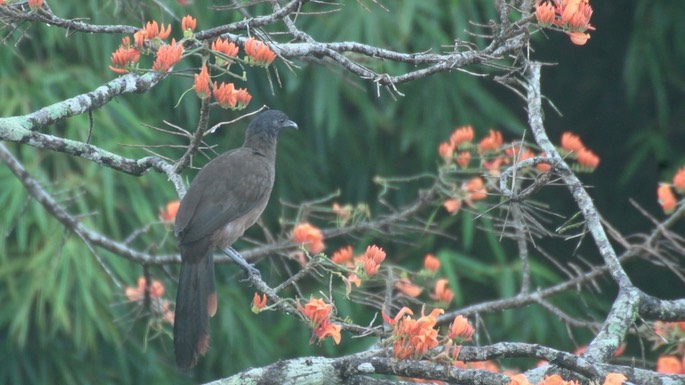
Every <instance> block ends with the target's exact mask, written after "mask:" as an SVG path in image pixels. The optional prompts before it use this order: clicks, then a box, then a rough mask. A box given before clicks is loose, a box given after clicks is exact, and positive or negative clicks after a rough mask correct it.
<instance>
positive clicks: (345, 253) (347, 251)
mask: <svg viewBox="0 0 685 385" xmlns="http://www.w3.org/2000/svg"><path fill="white" fill-rule="evenodd" d="M353 253H354V250H353V249H352V246H345V247H342V248H340V249H338V250H337V251H336V252H334V253H333V255H332V256H331V261H333V263H337V264H338V265H347V264H348V263H349V262H350V261H352V257H353Z"/></svg>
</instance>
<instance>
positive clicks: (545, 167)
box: [535, 152, 552, 172]
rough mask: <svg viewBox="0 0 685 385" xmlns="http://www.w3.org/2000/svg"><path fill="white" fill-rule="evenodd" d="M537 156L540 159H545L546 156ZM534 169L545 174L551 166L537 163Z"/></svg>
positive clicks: (542, 154)
mask: <svg viewBox="0 0 685 385" xmlns="http://www.w3.org/2000/svg"><path fill="white" fill-rule="evenodd" d="M538 156H539V157H541V158H547V154H545V153H544V152H543V153H541V154H540V155H538ZM535 168H536V169H537V170H538V171H540V172H547V171H549V170H551V169H552V165H551V164H547V163H538V164H537V165H536V166H535Z"/></svg>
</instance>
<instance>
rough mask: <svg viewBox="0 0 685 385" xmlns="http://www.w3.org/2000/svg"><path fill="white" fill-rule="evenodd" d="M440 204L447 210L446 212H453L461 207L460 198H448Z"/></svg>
mask: <svg viewBox="0 0 685 385" xmlns="http://www.w3.org/2000/svg"><path fill="white" fill-rule="evenodd" d="M442 206H443V207H444V208H445V210H447V212H448V213H450V214H454V213H456V212H457V211H458V210H459V209H460V208H461V200H460V199H454V198H452V199H448V200H446V201H445V202H443V203H442Z"/></svg>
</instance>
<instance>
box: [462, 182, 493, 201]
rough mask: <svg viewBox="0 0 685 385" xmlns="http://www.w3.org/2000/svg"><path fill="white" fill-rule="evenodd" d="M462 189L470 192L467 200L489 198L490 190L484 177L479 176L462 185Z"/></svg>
mask: <svg viewBox="0 0 685 385" xmlns="http://www.w3.org/2000/svg"><path fill="white" fill-rule="evenodd" d="M461 188H462V190H464V191H465V192H466V193H467V194H469V196H468V198H467V202H470V201H477V200H481V199H485V198H487V196H488V195H487V192H488V190H487V189H486V188H485V183H484V182H483V178H481V177H479V176H477V177H475V178H473V179H470V180H469V181H468V182H466V183H464V184H463V185H462V187H461Z"/></svg>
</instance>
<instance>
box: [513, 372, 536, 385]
mask: <svg viewBox="0 0 685 385" xmlns="http://www.w3.org/2000/svg"><path fill="white" fill-rule="evenodd" d="M510 377H511V382H510V383H509V385H532V384H531V383H530V382H528V378H527V377H526V376H525V375H524V374H521V373H519V374H514V375H513V376H510Z"/></svg>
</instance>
